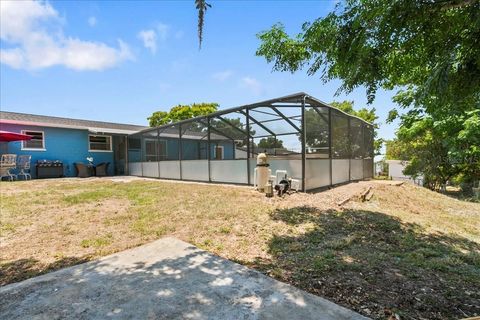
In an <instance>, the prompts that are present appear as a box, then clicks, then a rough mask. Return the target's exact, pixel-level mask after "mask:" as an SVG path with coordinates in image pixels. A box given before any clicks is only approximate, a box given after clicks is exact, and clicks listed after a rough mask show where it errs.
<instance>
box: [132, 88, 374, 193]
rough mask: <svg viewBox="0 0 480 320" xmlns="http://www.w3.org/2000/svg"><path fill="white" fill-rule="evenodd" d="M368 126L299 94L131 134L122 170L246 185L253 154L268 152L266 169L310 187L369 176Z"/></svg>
mask: <svg viewBox="0 0 480 320" xmlns="http://www.w3.org/2000/svg"><path fill="white" fill-rule="evenodd" d="M292 112H293V114H292ZM297 112H298V114H297ZM232 114H233V115H235V117H233V118H232V117H226V116H228V115H232ZM242 118H243V121H242ZM373 130H374V128H373V126H372V124H370V123H368V122H366V121H364V120H363V119H360V118H358V117H355V116H352V115H348V114H346V113H344V112H343V111H341V110H339V109H336V108H334V107H332V106H330V105H328V104H326V103H324V102H322V101H320V100H318V99H316V98H314V97H312V96H310V95H308V94H306V93H304V92H300V93H296V94H292V95H288V96H284V97H279V98H275V99H270V100H266V101H261V102H257V103H253V104H248V105H243V106H239V107H236V108H230V109H225V110H221V111H217V112H214V113H211V114H209V115H207V116H200V117H196V118H192V119H188V120H183V121H179V122H175V123H171V124H166V125H163V126H159V127H155V128H148V129H145V130H142V131H140V132H137V133H135V134H132V135H130V136H129V139H128V144H127V163H128V165H127V168H128V173H129V174H130V175H134V176H143V177H153V178H161V179H175V180H187V181H201V182H214V183H230V184H244V185H253V176H254V174H253V172H254V169H255V165H256V155H258V153H260V152H263V151H267V154H269V161H270V166H271V169H272V174H273V175H275V171H276V170H281V169H284V170H287V172H288V174H289V176H291V177H293V178H296V179H299V180H300V185H301V190H302V191H312V190H315V189H319V188H323V187H329V186H333V185H337V184H341V183H346V182H349V181H357V180H362V179H368V178H372V177H373V156H374V154H373V152H374V148H373V134H374V131H373ZM283 137H286V138H288V139H290V147H288V148H286V147H284V146H283V145H282V144H283V141H282V140H280V139H285V138H283ZM272 138H273V139H272ZM262 139H263V142H262ZM295 139H297V140H295ZM295 141H296V142H295ZM296 143H298V144H299V147H300V148H299V149H298V148H296V146H295V144H296ZM269 144H272V145H269Z"/></svg>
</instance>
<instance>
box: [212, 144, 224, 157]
mask: <svg viewBox="0 0 480 320" xmlns="http://www.w3.org/2000/svg"><path fill="white" fill-rule="evenodd" d="M218 148H220V149H222V156H221V157H220V159H217V150H218ZM213 150H214V151H215V152H214V154H213V159H214V160H224V159H225V148H224V146H220V145H216V146H215V149H213Z"/></svg>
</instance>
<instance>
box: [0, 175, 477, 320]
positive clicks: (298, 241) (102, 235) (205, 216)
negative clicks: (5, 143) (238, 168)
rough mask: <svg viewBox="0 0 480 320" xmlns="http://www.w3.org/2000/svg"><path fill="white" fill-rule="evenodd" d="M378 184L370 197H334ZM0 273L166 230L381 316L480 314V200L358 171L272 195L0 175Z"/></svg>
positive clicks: (31, 271) (23, 271)
mask: <svg viewBox="0 0 480 320" xmlns="http://www.w3.org/2000/svg"><path fill="white" fill-rule="evenodd" d="M368 186H372V187H373V191H374V196H373V198H372V199H371V200H370V201H368V202H360V201H357V200H354V201H350V202H347V203H346V204H345V205H344V206H342V207H341V208H340V207H338V206H337V202H338V201H339V200H342V199H344V198H345V197H348V196H350V195H354V194H358V193H360V192H361V191H362V190H364V189H365V188H366V187H368ZM0 190H1V224H0V232H1V233H0V255H1V256H0V257H1V262H0V284H1V285H5V284H8V283H12V282H16V281H20V280H24V279H27V278H29V277H32V276H36V275H39V274H41V273H45V272H49V271H52V270H55V269H59V268H61V267H65V266H70V265H73V264H77V263H81V262H84V261H88V260H91V259H95V258H98V257H100V256H104V255H107V254H110V253H113V252H116V251H120V250H124V249H127V248H130V247H134V246H138V245H141V244H143V243H146V242H149V241H152V240H155V239H158V238H160V237H163V236H166V235H169V236H174V237H177V238H179V239H182V240H184V241H187V242H190V243H192V244H194V245H196V246H199V247H201V248H203V249H206V250H208V251H210V252H213V253H215V254H218V255H220V256H222V257H225V258H228V259H231V260H234V261H237V262H239V263H241V264H244V265H247V266H249V267H252V268H255V269H258V270H260V271H261V272H263V273H265V274H268V275H270V276H272V277H274V278H276V279H279V280H281V281H284V282H288V283H291V284H293V285H295V286H297V287H300V288H302V289H304V290H307V291H309V292H311V293H314V294H317V295H320V296H322V297H326V298H328V299H330V300H332V301H334V302H336V303H339V304H341V305H343V306H346V307H348V308H351V309H353V310H356V311H358V312H360V313H361V314H364V315H367V316H370V317H372V318H376V319H385V318H387V317H389V316H391V315H393V316H394V315H399V316H400V317H401V318H402V319H413V318H415V319H456V318H461V317H467V316H475V315H480V305H479V304H478V301H480V204H479V203H469V202H464V201H459V200H457V199H453V198H451V197H448V196H445V195H440V194H436V193H433V192H430V191H428V190H426V189H423V188H418V187H415V186H411V185H402V186H393V185H390V184H389V183H387V182H382V181H378V182H362V183H354V184H350V185H346V186H341V187H338V188H335V189H332V190H329V191H325V192H322V193H318V194H315V195H307V194H295V195H291V196H287V197H286V198H285V199H279V198H275V199H267V198H265V197H264V196H263V195H261V194H259V193H257V192H255V191H253V190H251V189H250V188H244V187H232V186H228V187H225V186H218V185H202V184H188V183H174V182H166V181H152V180H141V179H138V180H132V181H130V182H122V181H115V182H114V181H112V180H110V179H84V180H79V179H56V180H43V181H42V180H36V181H35V180H34V181H28V182H23V181H21V182H13V183H8V182H2V183H1V184H0Z"/></svg>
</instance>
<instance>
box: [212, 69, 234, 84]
mask: <svg viewBox="0 0 480 320" xmlns="http://www.w3.org/2000/svg"><path fill="white" fill-rule="evenodd" d="M232 75H233V72H232V71H231V70H225V71H220V72H216V73H214V74H212V78H213V79H215V80H218V81H221V82H223V81H225V80H227V79H228V78H230V77H231V76H232Z"/></svg>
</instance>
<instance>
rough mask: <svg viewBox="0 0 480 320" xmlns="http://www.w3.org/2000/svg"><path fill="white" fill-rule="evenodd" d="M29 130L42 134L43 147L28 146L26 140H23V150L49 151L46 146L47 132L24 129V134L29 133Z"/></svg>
mask: <svg viewBox="0 0 480 320" xmlns="http://www.w3.org/2000/svg"><path fill="white" fill-rule="evenodd" d="M27 132H35V133H41V134H42V148H28V147H25V141H22V148H21V150H26V151H47V149H46V148H45V132H44V131H40V130H22V131H21V133H22V134H27Z"/></svg>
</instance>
